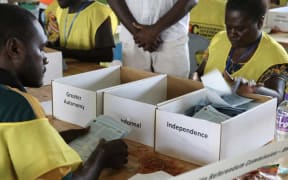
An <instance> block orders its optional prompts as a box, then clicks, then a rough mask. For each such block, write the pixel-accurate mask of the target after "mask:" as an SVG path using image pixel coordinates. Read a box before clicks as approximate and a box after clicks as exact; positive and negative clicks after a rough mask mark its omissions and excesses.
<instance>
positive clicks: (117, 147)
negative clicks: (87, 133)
mask: <svg viewBox="0 0 288 180" xmlns="http://www.w3.org/2000/svg"><path fill="white" fill-rule="evenodd" d="M127 155H128V152H127V145H126V144H125V143H124V141H122V140H113V141H109V142H106V141H105V140H101V141H100V143H99V145H98V146H97V147H96V149H95V150H94V151H93V153H92V154H91V155H90V157H89V159H88V160H87V162H86V163H85V164H84V165H83V166H82V167H80V168H79V169H77V170H76V172H74V173H73V178H72V179H73V180H80V179H85V180H95V179H98V177H99V176H100V174H101V171H102V170H103V169H104V168H119V167H121V166H122V165H123V164H125V163H127Z"/></svg>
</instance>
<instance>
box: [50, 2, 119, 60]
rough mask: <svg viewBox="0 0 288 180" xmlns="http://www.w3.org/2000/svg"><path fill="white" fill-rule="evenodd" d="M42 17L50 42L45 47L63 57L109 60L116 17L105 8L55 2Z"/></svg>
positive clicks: (101, 4) (86, 4)
mask: <svg viewBox="0 0 288 180" xmlns="http://www.w3.org/2000/svg"><path fill="white" fill-rule="evenodd" d="M45 14H46V16H47V18H46V19H47V20H48V22H47V23H48V24H47V27H46V29H47V32H48V39H49V40H51V42H52V43H49V44H48V46H49V47H52V48H55V49H58V50H60V51H62V53H63V56H64V58H74V59H78V60H80V61H90V62H100V61H107V62H110V61H112V58H113V51H112V49H113V47H114V37H113V32H115V31H116V27H117V18H116V16H115V14H113V11H112V10H111V9H110V8H109V7H108V6H107V5H105V4H103V3H100V2H97V1H90V0H58V1H56V0H55V1H54V2H53V3H52V4H50V5H49V7H48V8H47V9H46V11H45ZM57 28H58V35H59V37H57ZM49 35H51V36H49Z"/></svg>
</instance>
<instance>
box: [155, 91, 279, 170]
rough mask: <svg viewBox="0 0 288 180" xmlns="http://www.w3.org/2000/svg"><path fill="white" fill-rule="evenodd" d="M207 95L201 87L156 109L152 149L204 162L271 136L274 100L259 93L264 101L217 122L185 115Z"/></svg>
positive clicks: (257, 144) (246, 148)
mask: <svg viewBox="0 0 288 180" xmlns="http://www.w3.org/2000/svg"><path fill="white" fill-rule="evenodd" d="M208 97H209V95H208V91H207V90H206V89H202V90H199V91H195V92H192V93H189V94H186V95H184V96H181V97H178V98H176V99H174V100H173V101H170V103H166V104H163V105H161V106H159V107H158V108H157V111H156V139H155V151H157V152H159V153H162V154H165V155H168V156H172V157H175V158H178V159H181V160H185V161H189V162H193V163H195V164H199V165H203V164H207V163H212V162H215V161H218V160H220V159H224V158H228V157H232V156H235V155H238V154H241V153H244V152H246V151H250V150H254V149H257V148H259V147H261V146H263V145H265V144H266V143H268V142H269V141H271V140H272V139H273V136H274V128H275V119H276V99H270V98H268V97H263V96H262V97H263V98H266V101H264V102H263V103H260V104H259V105H257V106H256V107H253V108H252V109H249V110H247V111H246V112H244V113H241V114H239V115H237V116H234V117H232V118H230V119H228V120H226V121H224V122H222V123H220V124H218V123H215V122H211V121H207V120H203V119H198V118H192V117H189V116H186V115H184V112H185V110H187V109H188V108H189V107H192V106H195V105H197V104H199V102H200V101H201V100H203V99H205V98H208ZM255 97H256V96H255ZM268 99H269V100H268Z"/></svg>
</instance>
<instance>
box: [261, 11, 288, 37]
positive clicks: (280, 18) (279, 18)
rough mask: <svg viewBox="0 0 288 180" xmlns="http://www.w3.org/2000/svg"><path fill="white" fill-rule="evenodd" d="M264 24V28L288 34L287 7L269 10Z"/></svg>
mask: <svg viewBox="0 0 288 180" xmlns="http://www.w3.org/2000/svg"><path fill="white" fill-rule="evenodd" d="M266 23H267V24H266V25H265V26H267V27H270V28H277V29H279V30H280V31H283V32H288V7H279V8H273V9H269V10H268V12H267V15H266Z"/></svg>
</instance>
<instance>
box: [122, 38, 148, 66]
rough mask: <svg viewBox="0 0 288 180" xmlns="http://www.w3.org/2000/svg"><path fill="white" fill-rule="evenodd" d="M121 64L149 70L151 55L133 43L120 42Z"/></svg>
mask: <svg viewBox="0 0 288 180" xmlns="http://www.w3.org/2000/svg"><path fill="white" fill-rule="evenodd" d="M122 46H123V48H122V53H123V54H122V58H123V66H130V67H134V68H137V69H142V70H145V71H151V55H150V53H149V52H146V51H143V49H142V48H138V47H137V45H135V44H134V43H122Z"/></svg>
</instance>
